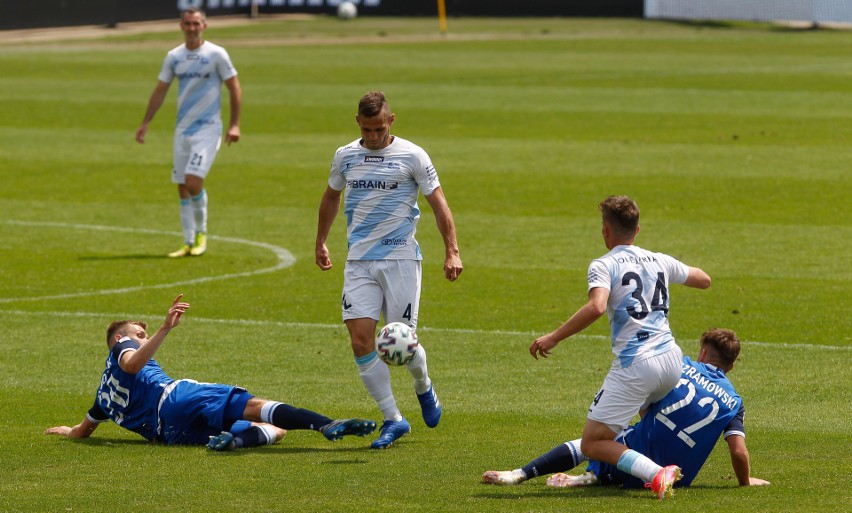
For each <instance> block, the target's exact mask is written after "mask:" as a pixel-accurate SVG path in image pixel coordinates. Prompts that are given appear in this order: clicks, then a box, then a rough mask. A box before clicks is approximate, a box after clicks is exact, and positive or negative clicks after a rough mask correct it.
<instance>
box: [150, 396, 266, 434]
mask: <svg viewBox="0 0 852 513" xmlns="http://www.w3.org/2000/svg"><path fill="white" fill-rule="evenodd" d="M252 397H254V396H252V395H251V394H250V393H248V392H247V391H246V390H245V389H243V388H240V387H234V386H230V385H219V384H216V383H198V382H196V381H193V380H180V381H178V382H177V383H176V384H175V387H174V388H173V389H172V390H171V392H170V393H168V395H167V396H166V397H165V398H164V399H163V400H162V404H161V405H160V434H159V438H160V439H161V440H162V441H164V442H166V443H168V444H169V445H174V444H182V445H206V444H207V442H208V441H209V439H210V437H211V436H214V435H218V434H219V433H221V432H222V431H228V430H230V429H231V428H232V426H234V424H235V423H236V424H237V426H236V427H237V429H239V430H244V429H245V428H246V426H245V425H244V423H242V422H238V421H241V420H242V417H243V412H244V411H245V408H246V404H247V403H248V401H249V399H251V398H252Z"/></svg>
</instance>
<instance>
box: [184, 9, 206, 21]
mask: <svg viewBox="0 0 852 513" xmlns="http://www.w3.org/2000/svg"><path fill="white" fill-rule="evenodd" d="M186 14H200V15H201V19H202V20H205V21H206V20H207V13H206V12H204V11H203V10H202V9H199V8H198V7H187V8H186V9H184V10H182V11H181V12H180V19H183V17H184V15H186Z"/></svg>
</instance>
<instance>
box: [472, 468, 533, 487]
mask: <svg viewBox="0 0 852 513" xmlns="http://www.w3.org/2000/svg"><path fill="white" fill-rule="evenodd" d="M526 480H527V476H525V475H524V472H523V471H522V470H521V469H515V470H488V471H486V472H485V473H484V474H482V482H484V483H488V484H493V485H497V486H514V485H519V484H521V483H523V482H524V481H526Z"/></svg>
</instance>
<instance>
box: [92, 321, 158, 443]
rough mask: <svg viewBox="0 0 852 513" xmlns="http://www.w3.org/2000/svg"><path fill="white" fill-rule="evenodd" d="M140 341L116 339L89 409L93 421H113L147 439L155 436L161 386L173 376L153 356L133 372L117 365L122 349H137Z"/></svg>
mask: <svg viewBox="0 0 852 513" xmlns="http://www.w3.org/2000/svg"><path fill="white" fill-rule="evenodd" d="M139 347H140V346H139V343H138V342H136V341H135V340H132V339H130V338H129V337H124V338H122V339H121V340H119V341H118V343H116V344H115V345H114V346H113V347H112V350H111V351H110V353H109V356H108V357H107V359H106V369H105V370H104V373H103V375H102V376H101V385H100V386H99V387H98V392H97V395H96V397H95V405H94V406H93V407H92V408H91V409H90V410H89V413H88V418H89V420H90V421H92V422H103V421H105V420H107V419H110V420H112V421H113V422H115V423H116V424H118V425H119V426H121V427H123V428H125V429H129V430H130V431H133V432H135V433H139V434H140V435H142V436H143V437H145V438H146V439H148V440H153V439H154V438H155V437H156V436H157V426H158V423H159V422H158V416H157V407H158V404H159V401H160V396H161V395H162V392H163V389H164V388H165V387H166V386H167V385H169V384H170V383H171V382H172V381H174V380H173V379H172V378H170V377H169V376H167V375H166V373H165V372H163V369H161V368H160V366H159V365H158V364H157V362H156V361H155V360H153V359H151V360H148V363H146V364H145V366H144V367H143V368H142V370H140V371H139V372H137V373H136V374H128V373H126V372H124V371H123V370H121V367H120V366H119V365H118V362H119V360H121V355H122V354H124V352H125V351H135V350H137V349H139Z"/></svg>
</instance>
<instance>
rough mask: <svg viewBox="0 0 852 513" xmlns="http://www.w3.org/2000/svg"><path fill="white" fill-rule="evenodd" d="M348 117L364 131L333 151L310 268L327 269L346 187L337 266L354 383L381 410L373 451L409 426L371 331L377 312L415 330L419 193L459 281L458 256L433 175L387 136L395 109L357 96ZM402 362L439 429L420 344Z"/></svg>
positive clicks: (376, 97) (451, 274)
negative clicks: (345, 249)
mask: <svg viewBox="0 0 852 513" xmlns="http://www.w3.org/2000/svg"><path fill="white" fill-rule="evenodd" d="M355 121H356V123H357V124H358V127H359V128H360V130H361V137H360V138H359V139H356V140H354V141H352V142H351V143H349V144H347V145H346V146H343V147H341V148H338V150H337V152H336V153H335V156H334V159H333V161H332V164H331V172H330V175H329V179H328V186H327V187H326V190H325V193H324V194H323V197H322V200H321V202H320V207H319V221H318V223H317V239H316V264H317V265H318V266H319V268H320V269H322V270H323V271H327V270H329V269H331V267H332V262H331V257H330V256H329V251H328V247H327V246H326V239H327V238H328V233H329V231H330V230H331V226H332V224H333V222H334V218H335V217H336V216H337V212H338V210H339V209H340V200H341V195H342V193H343V190H344V189H345V190H346V196H345V201H344V211H345V214H346V226H347V235H348V240H349V253H348V256H347V260H346V266H345V268H344V271H343V299H342V309H343V321H344V323H345V324H346V327H347V328H348V330H349V337H350V340H351V343H352V352H353V353H354V355H355V363H356V365H357V367H358V373H359V374H360V376H361V380H362V382H363V383H364V386H365V387H366V388H367V391H368V392H369V393H370V395H371V396H372V397H373V399H374V400H375V401H376V403H377V404H378V406H379V409H380V410H381V411H382V413H383V415H384V423H383V424H382V426H381V435H380V436H379V437H378V438H377V439H376V440H375V441H374V442H373V443H372V445H371V447H373V448H374V449H384V448H387V447H389V446H390V445H391V444H393V443H394V442H395V441H396V440H397V439H398V438H400V437H401V436H403V435H405V434H406V433H409V432H410V431H411V425H410V424H409V422H408V420H406V419H405V418H404V417H403V415H402V413H401V412H400V410H399V408H398V407H397V404H396V399H395V398H394V395H393V391H392V390H391V382H390V371H389V369H388V367H387V365H385V364H384V363H382V361H381V360H380V359H379V357H378V355H377V353H376V345H375V335H376V327H377V323H378V321H379V318H380V317H384V320H385V322H386V323H389V322H395V321H398V322H403V323H405V324H407V325H409V326H411V327H412V328H414V329H416V328H417V314H418V308H419V303H420V285H421V266H420V261H421V258H422V256H421V253H420V246H419V245H418V243H417V241H416V240H415V238H414V232H415V229H416V227H417V221H418V219H419V218H420V210H419V209H418V207H417V197H418V192H419V191H421V190H422V191H423V195H424V196H425V197H426V201H427V202H428V203H429V205H430V206H431V207H432V211H433V212H434V213H435V219H436V221H437V224H438V231H439V232H440V233H441V236H442V237H443V239H444V246H445V256H444V276H445V277H446V278H447V279H448V280H450V281H455V280H456V279H457V278H458V277H459V275H460V274H461V272H462V261H461V259H460V258H459V248H458V243H457V241H456V228H455V222H454V221H453V215H452V213H451V211H450V208H449V206H448V205H447V201H446V199H445V197H444V192H443V190H442V189H441V184H440V182H439V181H438V173H437V172H436V171H435V168H434V167H433V166H432V162H431V160H430V158H429V156H428V155H427V154H426V152H425V151H424V150H423V149H422V148H420V147H419V146H417V145H415V144H413V143H411V142H410V141H407V140H405V139H403V138H401V137H397V136H394V135H391V133H390V129H391V125H392V124H393V122H394V115H393V113H392V112H391V109H390V106H389V105H388V102H387V101H386V100H385V96H384V94H383V93H381V92H371V93H368V94H366V95H364V96H363V97H362V98H361V100H360V102H359V104H358V114H357V115H356V116H355ZM406 367H407V368H408V370H409V372H410V373H411V376H412V378H413V379H414V391H415V393H416V394H417V398H418V400H419V402H420V406H421V412H422V415H423V420H424V421H425V423H426V425H427V426H429V427H435V426H437V425H438V421H439V420H440V418H441V412H442V407H441V403H440V402H439V401H438V397H437V395H436V394H435V390H434V387H433V386H432V381H431V379H430V378H429V375H428V372H427V368H426V352H425V350H424V349H423V346H422V345H421V346H420V347H419V348H418V350H417V354H416V356H415V357H414V359H413V360H412V361H411V362H410V363H408V364H407V365H406Z"/></svg>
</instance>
